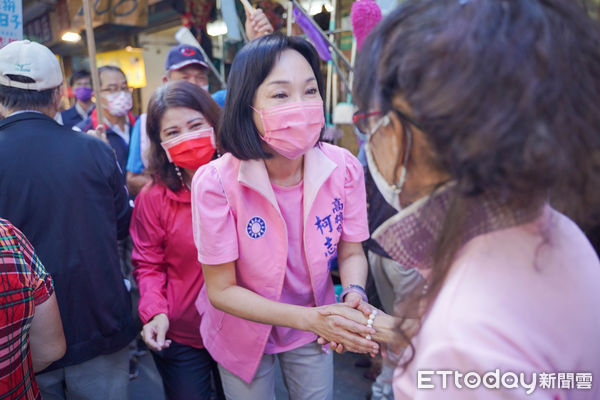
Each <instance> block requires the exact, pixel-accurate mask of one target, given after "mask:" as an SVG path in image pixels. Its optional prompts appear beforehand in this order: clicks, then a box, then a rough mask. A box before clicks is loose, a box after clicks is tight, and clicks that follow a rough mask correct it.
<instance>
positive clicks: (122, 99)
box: [104, 91, 133, 117]
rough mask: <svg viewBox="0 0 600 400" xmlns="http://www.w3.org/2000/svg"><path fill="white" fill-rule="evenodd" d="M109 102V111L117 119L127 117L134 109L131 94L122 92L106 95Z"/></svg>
mask: <svg viewBox="0 0 600 400" xmlns="http://www.w3.org/2000/svg"><path fill="white" fill-rule="evenodd" d="M104 96H105V98H106V101H107V102H108V107H107V111H108V112H109V114H110V115H113V116H115V117H122V116H124V115H127V113H128V112H129V110H131V107H133V98H132V97H131V93H130V92H125V91H120V92H117V93H110V94H106V95H104Z"/></svg>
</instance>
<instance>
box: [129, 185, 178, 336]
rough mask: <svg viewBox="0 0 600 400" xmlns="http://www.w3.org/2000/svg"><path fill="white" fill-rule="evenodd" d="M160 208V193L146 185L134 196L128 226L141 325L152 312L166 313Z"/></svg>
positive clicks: (165, 283) (164, 266) (165, 280)
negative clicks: (138, 292) (138, 296)
mask: <svg viewBox="0 0 600 400" xmlns="http://www.w3.org/2000/svg"><path fill="white" fill-rule="evenodd" d="M162 209H164V208H163V207H162V205H161V196H160V195H159V194H158V193H156V192H153V190H152V188H150V189H148V188H147V187H146V188H145V189H144V190H142V191H141V192H140V194H138V196H137V197H136V199H135V207H134V209H133V215H132V217H131V224H130V227H129V233H130V234H131V240H132V241H133V250H132V252H131V261H132V263H133V266H134V270H133V276H134V278H135V280H136V282H137V284H138V287H139V290H140V301H139V304H138V312H139V314H140V319H141V320H142V322H143V323H144V324H146V323H147V322H148V321H149V320H151V319H152V317H154V316H155V315H156V314H160V313H165V314H167V316H168V315H169V305H168V303H167V294H166V287H167V272H166V265H165V260H164V248H163V243H164V238H165V230H164V228H163V226H162V224H161V222H162V218H161V215H160V212H161V210H162Z"/></svg>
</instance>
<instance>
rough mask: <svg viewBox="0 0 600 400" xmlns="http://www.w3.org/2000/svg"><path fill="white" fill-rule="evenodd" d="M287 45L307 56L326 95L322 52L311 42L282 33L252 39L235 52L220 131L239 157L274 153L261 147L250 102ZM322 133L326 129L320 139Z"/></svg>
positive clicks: (225, 149) (224, 143) (224, 147)
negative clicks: (322, 72) (319, 53)
mask: <svg viewBox="0 0 600 400" xmlns="http://www.w3.org/2000/svg"><path fill="white" fill-rule="evenodd" d="M288 49H291V50H296V51H297V52H298V53H300V54H301V55H302V56H303V57H304V58H305V59H306V61H307V62H308V64H309V65H310V67H311V68H312V70H313V73H314V74H315V78H316V80H317V86H318V88H319V93H320V95H321V98H323V99H324V98H325V94H324V92H323V77H322V76H321V69H320V60H319V56H318V54H317V52H316V50H315V48H314V47H313V46H312V45H311V44H310V43H309V42H307V41H306V40H305V39H302V38H299V37H295V36H285V35H282V34H280V33H274V34H271V35H266V36H263V37H261V38H258V39H256V40H253V41H252V42H250V43H248V44H247V45H246V46H244V48H242V50H241V51H240V52H239V53H238V54H237V55H236V57H235V59H234V60H233V64H232V66H231V70H230V72H229V82H228V87H227V99H226V101H225V110H224V114H223V122H222V124H221V129H220V130H219V134H218V141H219V143H220V146H221V148H222V150H223V152H230V153H231V154H233V155H234V156H235V157H236V158H238V159H240V160H252V159H261V158H262V159H264V158H270V157H272V155H271V154H269V153H267V152H266V151H265V150H264V149H263V147H262V144H263V142H262V139H261V138H260V134H259V133H258V129H256V126H255V125H254V120H253V119H252V113H253V112H254V111H253V110H252V108H251V107H250V106H252V103H253V100H254V95H255V94H256V90H257V89H258V87H259V86H260V85H261V84H262V83H263V82H264V80H265V79H266V78H267V76H268V75H269V73H270V72H271V70H272V69H273V66H274V65H275V63H276V62H277V60H278V58H279V55H280V54H281V53H282V52H283V51H285V50H288ZM322 136H323V132H321V137H320V138H319V141H320V140H321V139H322Z"/></svg>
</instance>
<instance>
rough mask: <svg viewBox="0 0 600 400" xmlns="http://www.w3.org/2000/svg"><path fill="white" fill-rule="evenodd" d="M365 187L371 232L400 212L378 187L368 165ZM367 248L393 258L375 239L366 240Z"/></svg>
mask: <svg viewBox="0 0 600 400" xmlns="http://www.w3.org/2000/svg"><path fill="white" fill-rule="evenodd" d="M365 189H366V192H367V204H368V206H367V219H368V221H369V232H371V234H372V233H373V232H375V230H376V229H377V228H379V226H380V225H381V224H383V223H384V222H385V221H387V220H388V219H390V218H391V217H393V216H394V215H396V214H397V213H398V211H396V209H395V208H394V207H392V206H391V205H390V204H389V203H388V202H387V201H385V199H384V197H383V195H382V194H381V192H380V191H379V189H377V185H376V184H375V181H374V180H373V177H372V176H371V172H370V171H369V168H368V167H365ZM365 246H366V247H367V249H369V250H371V251H372V252H374V253H376V254H379V255H380V256H383V257H386V258H391V257H390V256H389V254H388V253H387V252H386V251H385V250H384V249H383V248H382V247H381V246H380V245H379V243H377V242H376V241H375V240H373V239H371V238H369V239H368V240H367V241H366V242H365Z"/></svg>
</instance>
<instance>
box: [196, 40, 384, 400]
mask: <svg viewBox="0 0 600 400" xmlns="http://www.w3.org/2000/svg"><path fill="white" fill-rule="evenodd" d="M322 98H323V84H322V78H321V75H320V72H319V59H318V56H317V53H316V51H315V50H314V48H313V47H312V46H311V45H310V44H309V43H308V42H307V41H305V40H304V39H301V38H297V37H285V36H282V35H278V34H275V35H268V36H265V37H262V38H260V39H257V40H254V41H253V42H251V43H249V44H248V45H246V47H244V48H243V49H242V51H240V53H238V54H237V56H236V58H235V60H234V63H233V65H232V67H231V73H230V75H229V95H228V96H227V102H226V104H225V114H224V118H223V125H222V127H221V130H220V133H219V142H220V144H221V145H222V147H223V150H224V151H225V152H226V154H225V155H224V156H223V157H221V158H220V159H218V160H216V161H214V162H211V163H210V164H208V165H206V166H204V167H202V168H200V169H199V170H198V172H197V173H196V175H195V176H194V180H193V183H192V198H193V202H192V209H193V218H194V238H195V240H196V246H197V248H198V256H199V260H200V262H201V263H202V264H203V271H204V277H205V281H206V285H205V288H204V289H203V290H202V291H201V292H200V296H199V297H198V301H197V307H198V310H199V312H200V313H201V316H202V322H201V324H200V332H201V334H202V337H203V339H204V344H205V346H206V348H207V349H208V351H209V352H210V354H211V355H212V356H213V357H214V359H215V360H216V361H217V362H218V363H219V370H220V372H221V377H222V379H223V387H224V390H225V395H226V397H227V398H228V399H236V400H237V399H244V400H252V399H257V400H258V399H259V400H265V399H274V365H275V360H276V358H278V359H279V363H280V365H281V369H282V373H283V377H284V380H285V383H286V386H287V388H288V391H289V393H290V398H291V399H293V400H298V399H311V400H318V399H332V392H333V390H332V389H333V365H332V355H331V354H330V353H326V352H324V351H323V348H322V346H320V345H319V344H318V343H317V342H316V339H317V335H320V336H323V337H325V338H327V339H329V340H331V341H333V342H337V343H344V344H345V345H346V347H347V348H350V349H351V350H354V351H360V352H375V351H377V345H376V344H375V343H374V342H372V341H370V340H367V339H365V336H366V335H368V334H370V333H374V331H373V330H372V328H369V327H367V326H366V325H365V324H359V323H353V322H351V321H346V320H342V319H341V318H339V317H337V316H328V314H329V313H330V312H331V310H332V309H334V308H335V307H347V305H352V306H356V305H357V304H358V302H359V301H363V299H365V293H364V289H363V286H364V284H365V279H366V275H367V263H366V259H365V255H364V253H363V249H362V246H361V242H362V241H363V240H365V239H367V238H368V237H369V233H368V228H367V218H366V204H365V188H364V179H363V171H362V168H361V165H360V163H359V162H358V160H357V159H356V158H355V157H353V156H352V155H351V154H350V153H349V152H348V151H347V150H344V149H341V148H339V147H336V146H332V145H328V144H325V143H321V142H320V141H319V139H320V135H321V132H322V129H323V127H324V113H323V101H322ZM336 260H337V263H338V265H339V270H340V275H341V280H342V284H343V287H344V293H343V296H342V297H345V301H346V302H347V305H338V306H335V305H333V306H324V305H327V304H331V303H334V302H335V296H334V291H333V283H332V281H331V277H330V274H329V271H330V268H331V266H332V265H333V264H334V263H335V262H336ZM353 311H356V310H353ZM356 312H357V313H358V314H360V313H359V312H358V311H356Z"/></svg>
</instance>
